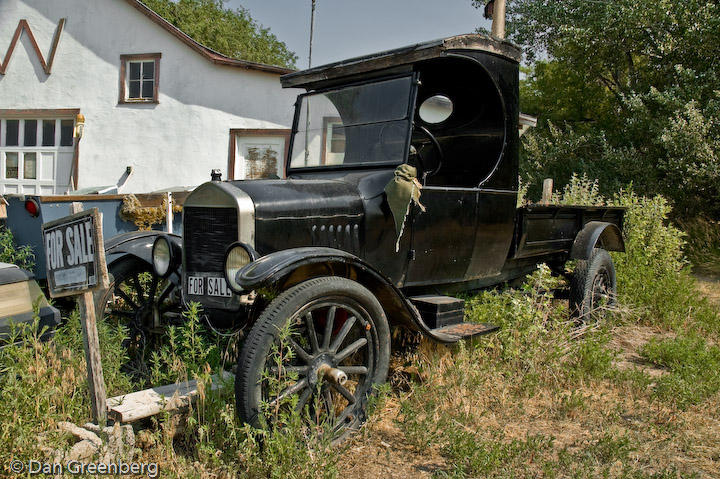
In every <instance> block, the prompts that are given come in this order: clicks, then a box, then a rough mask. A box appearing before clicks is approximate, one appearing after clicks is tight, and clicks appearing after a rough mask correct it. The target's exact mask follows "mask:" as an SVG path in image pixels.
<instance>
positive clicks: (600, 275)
mask: <svg viewBox="0 0 720 479" xmlns="http://www.w3.org/2000/svg"><path fill="white" fill-rule="evenodd" d="M616 297H617V280H616V278H615V265H614V264H613V260H612V258H611V257H610V254H609V253H608V252H607V251H605V250H604V249H601V248H594V249H593V252H592V254H591V255H590V258H588V259H587V260H579V261H578V262H577V266H576V267H575V271H574V272H573V275H572V278H571V280H570V315H571V316H572V317H574V318H576V319H577V320H578V322H580V323H587V322H589V321H591V320H592V319H593V318H594V317H597V315H598V313H599V312H600V311H602V309H603V308H604V307H607V306H614V305H615V303H616Z"/></svg>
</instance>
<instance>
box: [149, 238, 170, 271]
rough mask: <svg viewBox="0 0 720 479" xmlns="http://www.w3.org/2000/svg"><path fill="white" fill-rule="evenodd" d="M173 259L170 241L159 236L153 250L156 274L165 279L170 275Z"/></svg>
mask: <svg viewBox="0 0 720 479" xmlns="http://www.w3.org/2000/svg"><path fill="white" fill-rule="evenodd" d="M173 259H174V258H173V250H172V246H171V245H170V241H169V240H168V239H167V238H166V237H164V236H158V237H157V239H156V240H155V243H153V248H152V262H153V268H154V269H155V274H156V275H158V276H161V277H163V278H164V277H165V276H167V275H168V274H170V266H171V265H172V264H173Z"/></svg>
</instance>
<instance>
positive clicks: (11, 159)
mask: <svg viewBox="0 0 720 479" xmlns="http://www.w3.org/2000/svg"><path fill="white" fill-rule="evenodd" d="M17 177H18V154H17V152H10V151H8V152H6V153H5V178H14V179H17Z"/></svg>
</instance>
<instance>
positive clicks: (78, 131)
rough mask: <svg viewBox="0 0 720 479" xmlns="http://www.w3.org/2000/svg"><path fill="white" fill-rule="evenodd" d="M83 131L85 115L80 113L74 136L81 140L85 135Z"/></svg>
mask: <svg viewBox="0 0 720 479" xmlns="http://www.w3.org/2000/svg"><path fill="white" fill-rule="evenodd" d="M83 131H85V115H83V114H82V113H78V114H77V116H76V117H75V131H74V132H73V136H74V137H75V138H77V139H78V140H79V139H80V138H82V136H83Z"/></svg>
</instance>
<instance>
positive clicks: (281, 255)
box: [237, 247, 450, 342]
mask: <svg viewBox="0 0 720 479" xmlns="http://www.w3.org/2000/svg"><path fill="white" fill-rule="evenodd" d="M318 276H342V277H346V278H349V279H352V280H354V281H357V282H359V283H360V284H362V285H363V286H365V287H366V288H368V289H369V290H370V291H371V292H372V293H373V294H374V295H375V297H376V298H377V299H378V301H379V302H380V304H381V305H382V307H383V309H384V310H385V313H386V314H387V316H388V322H389V323H390V324H396V325H402V326H405V327H408V328H410V329H412V330H415V331H420V332H422V333H424V334H426V335H427V336H429V337H431V338H432V339H434V340H436V341H439V342H450V341H448V339H447V338H444V337H442V336H440V335H436V334H435V333H433V331H432V330H431V329H430V328H428V326H427V325H426V324H425V322H424V321H423V320H422V318H421V317H420V313H419V312H418V311H417V309H416V308H415V307H414V306H413V305H412V304H411V303H410V301H409V300H408V299H407V298H406V297H405V295H404V294H403V293H402V291H400V290H399V289H398V288H397V287H396V286H395V285H394V284H392V282H391V281H390V280H388V279H387V278H386V277H384V276H383V275H382V274H381V273H380V272H378V271H377V270H376V269H375V268H373V267H372V266H370V265H369V264H367V263H366V262H364V261H363V260H362V259H360V258H358V257H357V256H355V255H353V254H350V253H348V252H347V251H342V250H338V249H334V248H323V247H313V248H306V247H305V248H291V249H286V250H282V251H277V252H275V253H271V254H269V255H266V256H263V257H262V258H260V259H258V260H256V261H253V262H252V263H250V264H248V265H247V266H245V267H244V268H242V269H241V270H240V271H238V274H237V282H238V284H240V285H241V286H242V287H243V288H244V289H245V290H246V291H252V290H258V289H262V288H271V287H276V288H277V289H287V288H289V287H290V286H292V285H294V284H297V283H299V282H301V281H306V280H308V279H312V278H314V277H318Z"/></svg>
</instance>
